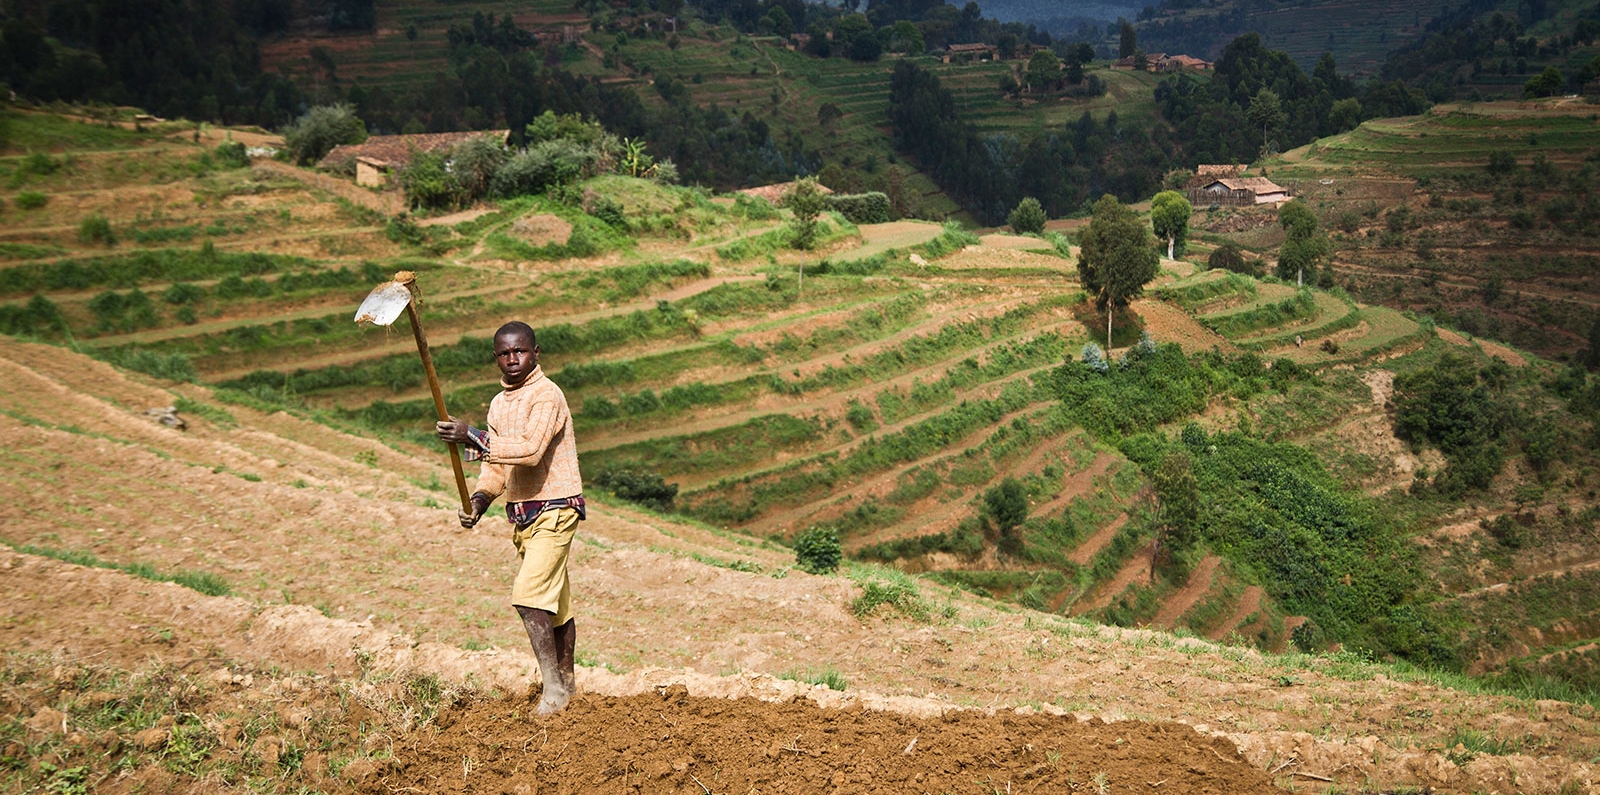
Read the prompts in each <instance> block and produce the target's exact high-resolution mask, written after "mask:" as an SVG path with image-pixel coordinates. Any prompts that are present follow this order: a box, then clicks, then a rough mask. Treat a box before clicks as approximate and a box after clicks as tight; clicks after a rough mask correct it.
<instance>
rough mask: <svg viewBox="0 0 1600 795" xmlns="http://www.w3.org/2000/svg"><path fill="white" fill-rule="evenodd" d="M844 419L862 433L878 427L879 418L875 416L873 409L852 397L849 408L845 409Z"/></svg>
mask: <svg viewBox="0 0 1600 795" xmlns="http://www.w3.org/2000/svg"><path fill="white" fill-rule="evenodd" d="M844 419H845V421H846V422H848V423H850V425H851V426H852V427H854V428H855V429H856V430H857V431H858V432H860V433H866V432H868V431H871V430H872V429H873V428H876V427H878V418H877V417H874V416H873V414H872V409H870V408H868V407H867V405H866V404H865V403H862V402H861V401H859V400H856V399H854V398H851V400H850V406H849V408H846V409H845V411H844Z"/></svg>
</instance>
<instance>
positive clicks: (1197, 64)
mask: <svg viewBox="0 0 1600 795" xmlns="http://www.w3.org/2000/svg"><path fill="white" fill-rule="evenodd" d="M1210 70H1211V62H1210V61H1202V60H1200V59H1199V58H1196V57H1194V56H1192V55H1169V56H1167V57H1165V58H1162V59H1161V60H1159V61H1157V62H1156V71H1157V72H1206V71H1210Z"/></svg>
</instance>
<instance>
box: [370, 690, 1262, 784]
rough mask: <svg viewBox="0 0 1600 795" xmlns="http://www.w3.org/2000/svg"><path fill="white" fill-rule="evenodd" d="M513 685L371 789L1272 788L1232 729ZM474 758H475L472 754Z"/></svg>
mask: <svg viewBox="0 0 1600 795" xmlns="http://www.w3.org/2000/svg"><path fill="white" fill-rule="evenodd" d="M528 711H529V704H528V702H527V700H526V699H525V698H523V697H521V696H520V695H518V696H513V697H509V698H505V699H502V700H499V701H493V702H478V703H473V704H469V705H466V706H465V707H464V708H461V709H458V710H455V711H453V712H450V713H447V714H444V715H441V716H440V718H439V721H438V724H439V727H438V729H437V731H433V732H426V733H421V734H419V735H418V736H416V737H415V738H413V739H412V740H411V741H410V742H409V743H407V744H405V745H403V746H401V747H399V748H397V749H396V759H397V762H398V767H399V768H401V770H400V771H399V772H396V773H393V774H391V775H388V776H384V777H382V778H377V779H373V780H370V781H369V782H368V783H367V784H366V786H365V787H364V789H363V791H364V792H368V793H373V795H388V793H390V792H394V791H397V790H398V788H400V787H403V786H408V785H411V786H415V785H417V784H422V785H423V786H424V787H425V788H427V789H429V790H431V791H435V792H437V791H441V790H445V789H448V790H449V791H452V792H486V793H500V792H522V791H527V792H553V793H572V792H585V791H603V792H626V791H640V792H690V793H693V792H702V793H722V792H728V793H747V792H763V793H817V792H834V793H857V792H859V793H870V792H877V791H879V790H880V789H882V788H884V787H890V788H894V789H898V790H904V791H912V792H965V791H971V790H972V789H974V788H978V789H980V790H981V791H984V792H1010V791H1012V790H1013V789H1014V788H1015V789H1016V790H1017V791H1031V792H1070V791H1082V792H1096V791H1098V792H1113V791H1116V792H1126V791H1135V790H1137V791H1159V792H1163V793H1229V794H1230V795H1232V794H1235V793H1255V792H1260V793H1268V792H1278V791H1280V790H1278V789H1277V788H1276V787H1274V786H1273V785H1272V783H1271V781H1270V780H1269V779H1268V777H1267V775H1266V774H1265V773H1263V772H1262V771H1259V770H1256V769H1254V768H1253V767H1252V766H1251V765H1250V764H1248V763H1247V762H1246V761H1245V760H1244V759H1243V758H1242V757H1240V756H1239V753H1238V751H1237V750H1236V749H1235V748H1234V747H1233V745H1232V744H1231V743H1229V742H1227V741H1226V740H1221V739H1218V738H1213V737H1209V736H1206V735H1202V734H1199V733H1197V732H1196V731H1195V730H1194V729H1192V728H1190V727H1188V726H1183V725H1179V724H1172V723H1162V724H1153V723H1134V722H1120V723H1104V722H1102V721H1100V720H1098V719H1093V718H1091V719H1088V720H1078V719H1075V718H1072V717H1058V716H1053V715H1037V714H1016V713H1000V714H995V715H985V714H981V713H973V712H964V711H952V712H949V713H946V714H945V715H943V716H942V717H939V718H935V719H930V720H919V719H915V718H909V717H905V716H902V715H896V714H893V713H887V712H870V711H864V710H860V709H853V710H831V709H820V708H818V707H816V706H815V705H812V704H807V703H804V702H799V701H790V702H788V703H783V704H763V703H760V702H754V701H749V700H738V701H726V700H722V699H709V698H694V697H691V696H690V695H689V693H688V690H687V689H685V688H684V687H683V686H682V685H674V686H669V687H664V688H660V689H659V690H658V691H657V692H655V693H650V694H645V695H637V696H629V697H626V698H598V697H580V698H579V699H578V700H577V702H576V703H574V705H573V706H572V707H571V708H569V709H568V710H567V711H566V712H565V713H563V714H560V715H557V716H555V717H554V718H552V719H549V720H547V721H543V722H540V723H535V722H534V721H532V720H530V718H529V716H528ZM463 760H466V761H463Z"/></svg>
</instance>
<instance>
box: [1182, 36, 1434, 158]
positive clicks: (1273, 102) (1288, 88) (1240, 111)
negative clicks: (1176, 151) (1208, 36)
mask: <svg viewBox="0 0 1600 795" xmlns="http://www.w3.org/2000/svg"><path fill="white" fill-rule="evenodd" d="M1394 91H1395V89H1394V88H1393V86H1390V87H1388V88H1377V87H1373V86H1369V87H1368V88H1367V91H1366V93H1365V94H1362V95H1361V97H1360V98H1359V99H1358V98H1357V90H1356V86H1355V84H1354V83H1353V82H1351V81H1350V79H1349V78H1346V77H1342V76H1340V75H1339V73H1338V71H1337V69H1336V68H1335V64H1334V60H1333V57H1332V56H1331V55H1326V54H1325V55H1323V56H1322V58H1321V60H1319V61H1318V62H1317V66H1316V68H1315V69H1314V70H1313V71H1312V74H1311V75H1310V76H1307V75H1306V73H1305V72H1303V71H1301V69H1300V66H1299V65H1298V64H1296V63H1295V62H1294V60H1293V59H1292V58H1290V57H1289V56H1288V55H1287V54H1285V53H1282V52H1279V51H1277V50H1270V49H1267V48H1266V47H1264V46H1263V45H1262V44H1261V38H1260V36H1258V35H1257V34H1254V33H1247V34H1245V35H1243V36H1240V37H1239V38H1237V39H1234V40H1233V41H1232V42H1231V43H1229V44H1228V46H1227V47H1226V48H1224V50H1223V52H1222V57H1221V58H1219V59H1218V60H1217V62H1216V66H1215V72H1214V74H1213V76H1212V77H1211V79H1210V80H1201V79H1199V78H1196V77H1194V76H1192V75H1187V74H1180V75H1175V76H1173V77H1169V78H1166V79H1164V80H1162V81H1161V83H1160V84H1159V85H1158V86H1157V87H1156V92H1155V98H1156V104H1157V105H1158V106H1159V107H1160V108H1161V113H1162V115H1163V116H1164V117H1165V118H1166V119H1167V121H1168V122H1170V123H1171V124H1172V125H1173V127H1174V129H1175V135H1174V138H1175V139H1176V140H1178V141H1182V142H1183V149H1184V152H1183V157H1182V159H1183V161H1184V162H1185V163H1189V164H1194V163H1242V162H1250V161H1252V160H1254V159H1255V158H1256V156H1257V155H1258V154H1260V153H1262V152H1263V151H1266V150H1270V149H1276V150H1278V151H1281V150H1284V149H1288V148H1291V147H1295V146H1299V145H1301V144H1304V143H1306V142H1308V141H1311V140H1313V139H1315V138H1319V137H1322V136H1325V135H1332V134H1334V133H1338V132H1342V131H1344V130H1347V129H1350V128H1351V127H1354V126H1355V125H1356V124H1359V123H1360V122H1361V120H1362V119H1365V118H1370V117H1371V116H1373V115H1380V114H1381V115H1390V111H1392V110H1395V109H1396V108H1395V107H1394V105H1395V104H1397V103H1398V104H1401V105H1403V107H1400V108H1399V110H1400V111H1401V112H1402V113H1405V112H1410V113H1416V112H1420V111H1421V109H1422V106H1421V105H1417V104H1406V103H1409V102H1412V100H1413V99H1415V98H1413V97H1411V95H1410V94H1408V93H1404V87H1403V86H1402V87H1401V89H1400V91H1401V95H1400V96H1399V97H1395V96H1391V94H1393V93H1394ZM1369 100H1370V106H1369ZM1416 102H1418V103H1420V102H1421V100H1420V99H1416ZM1341 103H1342V104H1341Z"/></svg>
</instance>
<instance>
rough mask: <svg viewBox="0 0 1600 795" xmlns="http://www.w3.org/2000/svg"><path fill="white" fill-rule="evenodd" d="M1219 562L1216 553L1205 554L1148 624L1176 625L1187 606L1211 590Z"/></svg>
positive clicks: (1157, 625)
mask: <svg viewBox="0 0 1600 795" xmlns="http://www.w3.org/2000/svg"><path fill="white" fill-rule="evenodd" d="M1221 562H1222V558H1219V557H1217V556H1216V555H1207V556H1205V558H1204V559H1203V560H1201V561H1200V565H1198V566H1195V567H1194V570H1193V571H1191V572H1189V580H1188V582H1185V583H1184V584H1183V588H1182V589H1180V590H1179V591H1178V592H1177V593H1175V594H1173V595H1172V596H1170V597H1168V598H1167V601H1166V602H1165V603H1164V604H1162V605H1161V611H1160V612H1158V613H1156V617H1155V618H1153V619H1151V620H1150V626H1152V627H1155V628H1156V629H1172V628H1173V627H1175V626H1177V625H1178V619H1180V618H1182V617H1183V614H1184V613H1187V612H1189V608H1191V607H1194V605H1195V603H1196V602H1198V601H1200V599H1201V597H1203V596H1205V595H1206V593H1207V592H1209V591H1210V590H1211V583H1212V581H1213V580H1214V579H1215V578H1216V574H1217V564H1219V563H1221Z"/></svg>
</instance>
